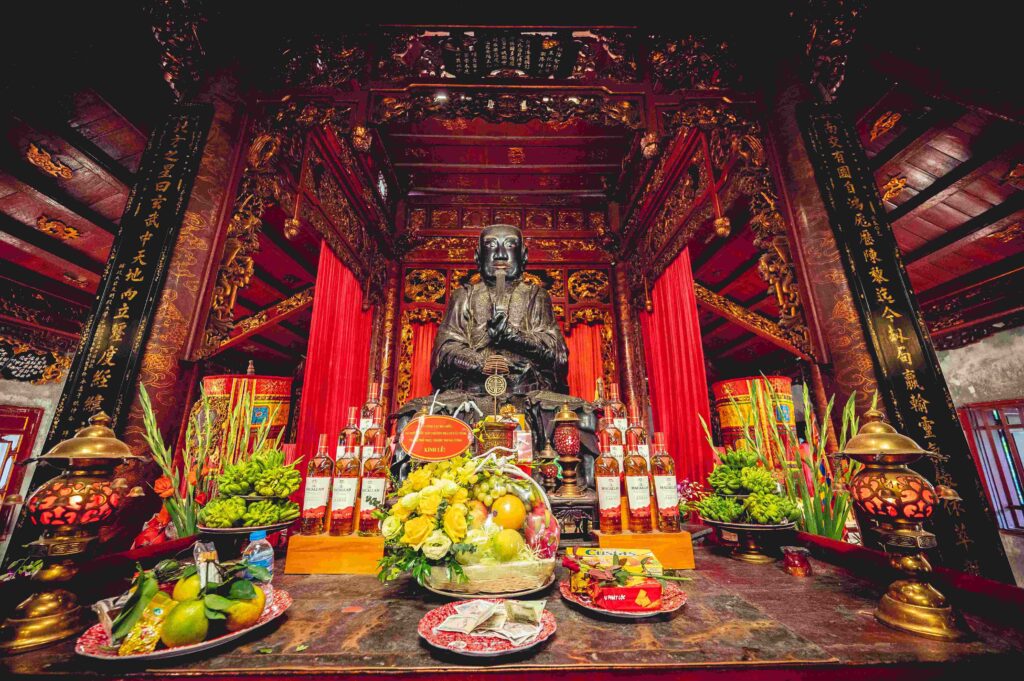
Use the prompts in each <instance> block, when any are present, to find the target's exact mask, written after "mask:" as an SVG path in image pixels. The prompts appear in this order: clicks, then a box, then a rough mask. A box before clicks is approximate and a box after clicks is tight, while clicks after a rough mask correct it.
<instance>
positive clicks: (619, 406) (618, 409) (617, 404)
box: [601, 383, 629, 437]
mask: <svg viewBox="0 0 1024 681" xmlns="http://www.w3.org/2000/svg"><path fill="white" fill-rule="evenodd" d="M601 417H602V418H610V419H612V422H613V423H614V424H615V427H616V428H618V429H619V432H620V433H622V437H626V430H627V429H628V428H629V420H628V419H627V418H626V405H624V404H623V403H622V400H620V399H619V385H618V383H609V384H608V398H607V399H606V400H605V401H604V405H603V407H602V411H601Z"/></svg>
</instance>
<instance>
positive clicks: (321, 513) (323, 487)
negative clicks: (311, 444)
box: [300, 433, 334, 534]
mask: <svg viewBox="0 0 1024 681" xmlns="http://www.w3.org/2000/svg"><path fill="white" fill-rule="evenodd" d="M333 472H334V462H333V461H331V455H330V454H328V453H327V434H326V433H321V434H320V442H319V444H318V445H317V448H316V456H314V457H313V458H312V459H310V460H309V466H307V467H306V487H305V490H304V492H303V495H302V523H301V526H300V532H302V534H323V533H324V531H325V530H326V529H327V527H326V521H327V501H328V499H329V497H330V496H331V474H332V473H333Z"/></svg>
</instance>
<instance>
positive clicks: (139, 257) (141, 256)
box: [132, 248, 146, 265]
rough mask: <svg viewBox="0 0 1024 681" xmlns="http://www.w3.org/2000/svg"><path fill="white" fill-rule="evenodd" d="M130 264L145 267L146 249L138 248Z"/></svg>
mask: <svg viewBox="0 0 1024 681" xmlns="http://www.w3.org/2000/svg"><path fill="white" fill-rule="evenodd" d="M132 262H133V263H136V264H138V265H145V264H146V249H145V248H140V249H139V252H138V253H136V254H135V257H134V258H132Z"/></svg>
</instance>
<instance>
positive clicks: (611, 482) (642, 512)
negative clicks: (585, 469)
mask: <svg viewBox="0 0 1024 681" xmlns="http://www.w3.org/2000/svg"><path fill="white" fill-rule="evenodd" d="M626 413H627V412H626V408H625V406H624V405H623V404H622V402H621V401H619V390H618V386H616V385H614V384H613V385H609V386H608V397H607V399H606V400H604V401H603V403H602V414H601V419H600V420H599V421H598V430H597V445H598V457H597V459H596V461H595V462H594V478H595V487H596V488H597V503H598V515H599V526H600V528H601V531H602V532H604V533H605V534H617V533H620V532H622V531H624V530H628V531H630V532H637V533H643V532H652V531H656V530H657V531H661V532H678V531H679V530H680V524H679V492H678V489H677V487H676V475H675V463H674V462H673V460H672V457H671V456H669V454H668V448H667V447H666V445H665V435H664V433H654V437H653V438H651V439H650V440H649V439H648V437H647V429H646V427H645V425H644V420H643V418H642V417H641V412H640V409H639V407H638V406H637V405H635V404H634V405H632V406H631V407H630V409H629V411H628V417H627V416H626ZM623 504H625V505H626V513H625V517H626V519H627V520H626V522H625V523H624V522H623V515H624V514H623V512H622V511H623ZM652 505H653V506H654V507H655V509H656V510H652ZM624 525H625V527H624Z"/></svg>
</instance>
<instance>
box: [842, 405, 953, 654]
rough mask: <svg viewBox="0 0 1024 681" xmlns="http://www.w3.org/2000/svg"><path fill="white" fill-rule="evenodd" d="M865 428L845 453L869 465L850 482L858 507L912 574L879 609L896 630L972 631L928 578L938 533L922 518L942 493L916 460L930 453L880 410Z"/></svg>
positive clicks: (896, 561)
mask: <svg viewBox="0 0 1024 681" xmlns="http://www.w3.org/2000/svg"><path fill="white" fill-rule="evenodd" d="M864 418H865V419H867V423H865V424H864V425H863V426H862V427H861V429H860V431H859V432H858V433H857V435H855V436H854V437H852V438H850V441H849V442H848V443H847V444H846V448H845V449H844V450H843V451H842V454H843V455H844V456H846V457H849V458H850V459H853V460H854V461H858V462H860V463H861V464H863V465H864V468H863V469H862V470H861V471H860V472H858V473H857V475H855V476H854V478H853V480H851V481H850V494H851V496H852V497H853V503H854V504H855V505H856V506H857V508H858V509H859V510H860V511H861V512H862V513H863V514H864V515H865V516H866V517H868V518H869V519H870V521H871V523H872V524H873V527H872V528H870V529H873V530H874V531H875V532H877V533H878V534H879V535H881V540H882V544H883V546H884V547H885V549H886V552H887V553H888V554H889V559H890V562H891V564H892V567H893V568H894V569H896V570H898V571H900V572H903V573H905V574H906V576H907V578H906V579H899V580H897V581H895V582H893V583H892V584H891V585H889V589H888V591H887V592H886V594H885V595H884V596H882V600H881V602H880V603H879V604H878V609H877V610H876V611H875V617H877V618H878V619H879V621H881V622H883V623H884V624H887V625H889V626H891V627H893V628H895V629H901V630H903V631H909V632H911V633H914V634H918V635H920V636H927V637H929V638H937V639H943V640H954V639H958V638H962V637H963V636H964V634H965V633H966V632H965V631H964V630H963V629H962V628H961V627H960V625H959V620H958V618H957V617H956V616H955V614H954V612H953V608H952V607H951V606H950V605H949V603H948V601H947V600H946V597H945V596H943V595H942V594H941V593H940V592H939V591H938V590H937V589H936V588H935V587H934V586H932V585H931V584H930V583H929V581H928V579H929V575H930V574H931V571H932V567H931V565H930V564H929V563H928V559H927V558H926V557H925V555H924V553H923V551H924V550H926V549H931V548H935V547H936V546H937V542H936V540H935V535H934V534H932V533H931V532H928V531H926V530H925V529H924V528H923V526H922V523H923V522H924V521H925V520H927V519H928V518H930V517H931V515H932V513H934V511H935V504H936V501H938V498H939V497H938V494H937V493H936V491H935V487H933V486H932V484H931V483H930V482H928V480H926V479H925V478H924V477H923V476H922V475H921V474H919V473H918V472H917V471H914V470H912V469H910V468H909V467H908V466H909V464H911V463H914V462H915V461H917V460H919V459H920V458H921V457H923V456H929V455H930V452H928V451H926V450H924V449H921V447H920V446H918V444H917V443H916V442H914V440H912V439H910V438H909V437H907V436H905V435H901V434H900V433H898V432H896V429H895V428H893V427H892V426H891V425H889V424H888V423H886V422H885V421H884V420H883V416H882V413H881V412H880V411H878V410H877V409H871V410H870V411H868V412H867V413H866V414H865V415H864Z"/></svg>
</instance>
